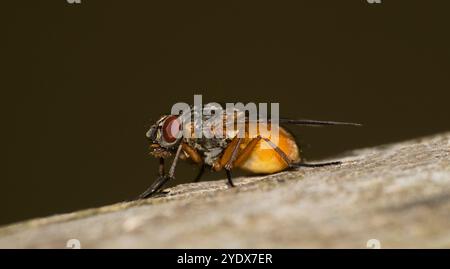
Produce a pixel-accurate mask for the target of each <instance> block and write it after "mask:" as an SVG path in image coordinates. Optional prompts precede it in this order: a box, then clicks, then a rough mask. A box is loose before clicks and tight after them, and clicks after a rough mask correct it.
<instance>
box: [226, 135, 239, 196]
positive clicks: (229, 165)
mask: <svg viewBox="0 0 450 269" xmlns="http://www.w3.org/2000/svg"><path fill="white" fill-rule="evenodd" d="M241 142H242V138H237V140H236V143H235V144H234V146H233V147H232V149H233V151H232V152H231V156H230V158H229V159H228V160H227V162H226V164H225V166H224V167H223V168H225V171H226V173H227V179H228V184H230V186H231V187H235V185H234V183H233V179H232V176H231V169H232V168H233V162H234V160H236V158H237V156H238V152H239V146H240V145H241Z"/></svg>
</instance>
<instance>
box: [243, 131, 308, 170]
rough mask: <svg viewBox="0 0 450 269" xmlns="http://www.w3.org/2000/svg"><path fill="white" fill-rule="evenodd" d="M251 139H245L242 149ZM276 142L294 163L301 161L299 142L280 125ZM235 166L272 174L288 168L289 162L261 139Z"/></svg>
mask: <svg viewBox="0 0 450 269" xmlns="http://www.w3.org/2000/svg"><path fill="white" fill-rule="evenodd" d="M250 141H251V139H245V140H244V141H243V142H242V143H241V145H240V148H241V150H242V149H244V148H245V147H246V146H247V145H248V144H249V143H250ZM273 142H275V141H273ZM274 144H275V145H276V146H278V148H280V149H281V150H282V151H283V152H284V153H285V154H286V155H287V156H288V157H289V159H290V160H292V161H293V162H294V163H296V162H300V150H299V148H298V146H297V143H296V142H295V140H294V138H293V137H292V135H291V134H290V133H289V132H288V131H286V130H285V129H283V128H282V127H279V136H278V141H277V142H276V143H274ZM235 167H239V168H241V169H243V170H246V171H249V172H252V173H257V174H271V173H276V172H280V171H282V170H284V169H286V168H287V167H288V164H287V163H286V161H285V160H283V158H282V157H281V156H280V154H278V153H277V152H276V151H275V150H274V149H273V148H272V147H271V146H270V145H269V144H268V142H266V141H264V140H263V139H261V140H260V141H259V142H258V143H257V144H256V145H255V147H254V148H253V150H252V151H251V152H250V153H249V154H248V155H247V156H246V158H244V159H242V160H240V161H239V163H235Z"/></svg>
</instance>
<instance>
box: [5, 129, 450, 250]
mask: <svg viewBox="0 0 450 269" xmlns="http://www.w3.org/2000/svg"><path fill="white" fill-rule="evenodd" d="M340 159H342V160H343V161H344V164H343V165H341V166H336V167H326V168H304V169H301V170H298V171H293V172H283V173H278V174H274V175H269V176H263V177H261V176H257V177H247V178H237V179H236V183H237V186H238V187H237V188H233V189H230V188H228V187H227V185H226V184H225V181H224V180H221V181H214V182H200V183H193V184H183V185H179V186H176V187H174V188H172V189H169V191H170V192H169V194H168V195H167V196H166V197H161V198H154V199H149V200H145V201H140V202H132V203H119V204H114V205H110V206H106V207H102V208H95V209H89V210H83V211H79V212H74V213H70V214H64V215H57V216H52V217H48V218H41V219H35V220H31V221H27V222H22V223H17V224H13V225H10V226H6V227H3V228H0V248H64V247H66V244H67V241H68V240H69V239H77V240H79V242H80V243H81V247H82V248H172V247H177V248H206V247H208V248H209V247H214V248H311V247H312V248H347V247H349V248H366V247H367V244H369V245H372V246H379V247H381V248H396V247H407V248H408V247H411V248H412V247H414V248H416V247H420V248H422V247H423V248H431V247H433V248H435V247H450V133H444V134H439V135H435V136H431V137H425V138H421V139H416V140H412V141H406V142H402V143H397V144H392V145H385V146H380V147H375V148H369V149H362V150H357V151H354V152H350V153H348V154H347V155H345V156H344V157H342V158H340ZM371 239H373V240H371Z"/></svg>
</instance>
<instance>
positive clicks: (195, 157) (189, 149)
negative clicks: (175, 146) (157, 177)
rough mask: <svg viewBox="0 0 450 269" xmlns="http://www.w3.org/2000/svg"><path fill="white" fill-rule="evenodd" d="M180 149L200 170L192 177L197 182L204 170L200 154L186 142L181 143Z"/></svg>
mask: <svg viewBox="0 0 450 269" xmlns="http://www.w3.org/2000/svg"><path fill="white" fill-rule="evenodd" d="M182 149H183V151H184V152H185V153H186V154H187V155H188V156H189V158H190V159H191V160H192V161H193V162H194V163H196V164H198V165H199V167H200V170H199V171H198V174H197V176H196V177H195V178H194V182H199V181H200V179H201V178H202V175H203V173H204V172H205V164H204V163H203V160H202V157H201V156H200V154H198V152H197V150H195V149H193V148H192V147H191V146H189V145H188V144H186V143H183V144H182Z"/></svg>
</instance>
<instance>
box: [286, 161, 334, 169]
mask: <svg viewBox="0 0 450 269" xmlns="http://www.w3.org/2000/svg"><path fill="white" fill-rule="evenodd" d="M341 164H342V162H341V161H335V162H325V163H292V164H291V165H289V168H299V167H324V166H333V165H341Z"/></svg>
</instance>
